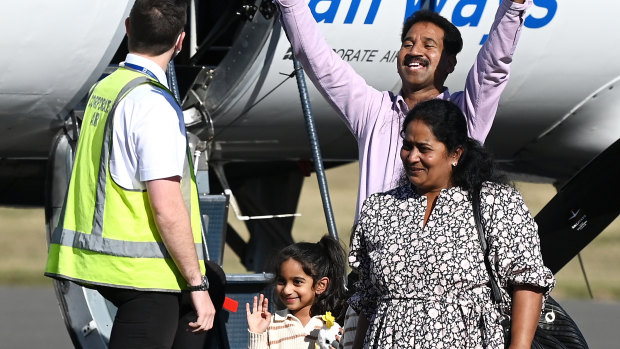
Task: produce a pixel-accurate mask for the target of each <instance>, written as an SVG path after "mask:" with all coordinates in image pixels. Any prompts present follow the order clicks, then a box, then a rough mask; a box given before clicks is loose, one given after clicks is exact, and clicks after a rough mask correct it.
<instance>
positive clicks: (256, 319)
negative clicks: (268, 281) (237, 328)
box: [245, 294, 271, 333]
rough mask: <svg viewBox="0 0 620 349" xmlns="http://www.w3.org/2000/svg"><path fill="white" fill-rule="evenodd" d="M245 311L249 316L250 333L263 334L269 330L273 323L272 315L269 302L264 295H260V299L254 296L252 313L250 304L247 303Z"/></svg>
mask: <svg viewBox="0 0 620 349" xmlns="http://www.w3.org/2000/svg"><path fill="white" fill-rule="evenodd" d="M245 311H246V313H247V316H248V329H249V330H250V332H253V333H263V332H265V331H266V330H267V327H269V323H270V322H271V313H270V312H269V300H268V299H267V298H265V296H263V294H261V295H260V298H259V299H257V297H256V296H254V302H253V305H252V311H250V304H249V303H245Z"/></svg>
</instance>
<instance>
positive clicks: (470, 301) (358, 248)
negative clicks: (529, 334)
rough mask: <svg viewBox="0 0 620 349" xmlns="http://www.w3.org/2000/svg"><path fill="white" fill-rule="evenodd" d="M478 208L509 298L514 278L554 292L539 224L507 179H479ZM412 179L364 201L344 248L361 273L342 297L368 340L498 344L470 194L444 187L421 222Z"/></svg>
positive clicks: (411, 344)
mask: <svg viewBox="0 0 620 349" xmlns="http://www.w3.org/2000/svg"><path fill="white" fill-rule="evenodd" d="M480 195H481V206H482V207H481V212H482V216H483V218H482V223H483V226H484V229H485V236H486V238H487V242H488V245H489V249H490V252H489V257H488V258H489V261H490V263H491V268H492V270H493V273H494V275H495V278H496V279H497V280H498V281H499V285H500V287H502V293H503V298H504V300H505V301H506V304H510V296H509V294H510V293H511V291H510V288H511V286H512V285H518V284H529V285H535V286H539V287H542V288H544V289H545V291H546V292H545V295H548V293H549V292H550V291H551V289H552V288H553V286H554V283H555V280H554V278H553V275H552V274H551V272H550V271H549V269H547V268H546V267H545V266H544V265H543V262H542V258H541V255H540V243H539V239H538V234H537V226H536V223H535V222H534V220H533V218H532V217H531V215H530V213H529V210H528V209H527V207H526V206H525V203H524V202H523V198H522V197H521V194H520V193H519V192H518V191H517V190H516V189H514V188H512V187H510V186H508V185H504V184H497V183H490V182H486V183H485V184H484V186H483V189H482V190H481V194H480ZM426 205H427V200H426V196H420V195H418V194H417V193H416V192H415V190H414V189H413V188H412V186H411V185H405V186H402V187H399V188H396V189H393V190H391V191H388V192H385V193H378V194H374V195H372V196H370V197H369V198H368V199H366V201H365V202H364V205H363V206H362V211H361V215H360V219H359V221H358V225H357V227H356V229H355V232H354V236H353V240H352V243H351V251H350V253H349V263H350V265H351V267H352V268H355V269H357V271H358V273H359V277H360V280H359V282H358V283H357V284H356V285H355V286H356V290H357V292H356V293H355V294H354V295H353V296H352V297H351V299H350V300H349V303H350V304H351V306H352V307H353V308H354V309H356V310H357V311H358V312H361V313H363V314H365V316H366V317H367V318H368V319H369V322H370V324H369V327H368V332H367V334H366V340H365V345H364V347H365V348H504V343H503V335H502V330H501V325H500V323H499V321H500V319H499V312H498V310H497V309H496V306H495V305H494V304H493V302H492V301H491V292H490V289H489V287H488V286H487V283H488V280H489V276H488V273H487V270H486V267H485V265H484V260H483V258H484V254H483V252H482V248H481V247H480V242H479V240H478V232H477V230H476V228H475V223H474V217H473V211H472V205H471V200H470V198H469V195H468V193H467V192H466V191H465V190H463V189H461V188H459V187H452V188H447V189H443V190H442V191H441V193H440V194H439V196H438V198H437V201H436V204H435V207H434V208H433V211H432V212H431V215H430V217H429V219H428V222H427V223H426V226H424V223H423V222H424V213H425V210H426Z"/></svg>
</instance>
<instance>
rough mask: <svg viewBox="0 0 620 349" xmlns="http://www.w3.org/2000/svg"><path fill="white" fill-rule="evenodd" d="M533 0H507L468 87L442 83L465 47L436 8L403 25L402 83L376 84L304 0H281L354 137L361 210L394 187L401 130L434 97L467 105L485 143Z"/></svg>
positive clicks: (299, 49)
mask: <svg viewBox="0 0 620 349" xmlns="http://www.w3.org/2000/svg"><path fill="white" fill-rule="evenodd" d="M531 2H532V0H503V1H502V3H501V4H500V6H499V9H498V10H497V14H496V16H495V21H494V23H493V25H492V26H491V30H490V32H489V36H488V38H487V40H486V41H485V43H484V44H483V45H482V48H481V49H480V52H479V53H478V56H477V58H476V60H475V62H474V65H473V67H472V68H471V70H470V72H469V74H468V76H467V80H466V82H465V88H464V90H463V91H459V92H455V93H451V92H450V91H449V90H448V88H447V87H445V86H444V82H445V80H446V78H447V77H448V74H450V73H451V72H453V71H454V67H455V66H456V55H457V53H459V52H460V51H461V48H462V47H463V40H462V39H461V34H460V32H459V30H458V29H457V28H456V27H455V26H454V25H453V24H452V23H450V22H449V21H448V20H447V19H445V18H443V17H442V16H440V15H439V14H437V13H434V12H430V11H418V12H416V13H414V14H413V15H412V16H411V17H409V18H408V19H407V20H406V21H405V24H404V26H403V31H402V36H401V48H400V51H399V52H398V57H397V60H396V64H397V67H396V68H397V71H398V74H399V75H400V77H401V80H402V89H401V90H400V93H399V94H397V95H395V94H394V93H392V92H391V91H378V90H376V89H375V88H373V87H371V86H368V84H366V82H365V81H364V79H363V78H362V77H361V76H359V75H358V74H357V73H356V72H355V71H354V70H353V68H352V67H351V66H350V65H349V64H348V63H346V62H344V61H343V60H342V59H341V58H340V56H338V54H336V53H335V52H334V51H333V50H332V49H331V48H330V47H329V46H328V45H327V43H326V42H325V39H324V37H323V35H322V33H321V31H320V30H319V27H318V25H317V24H316V21H315V20H314V18H313V17H312V14H311V12H310V9H309V8H308V6H307V5H306V1H304V0H276V3H278V5H279V7H280V12H281V22H282V24H283V26H284V29H285V31H286V34H287V36H288V38H289V40H290V42H291V45H292V46H293V52H294V53H295V56H296V57H297V58H298V59H299V61H300V62H301V64H302V66H303V67H304V69H305V71H306V73H307V74H308V76H309V77H310V80H312V82H313V83H314V85H315V86H316V87H317V89H318V90H319V91H321V93H322V94H323V96H324V97H325V98H327V100H328V101H329V102H330V103H331V105H332V106H333V107H334V108H335V109H336V111H337V112H338V114H339V115H340V116H341V117H342V119H343V121H344V122H345V123H346V124H347V126H348V127H349V129H350V130H351V132H353V135H354V136H355V138H356V139H357V143H358V149H359V150H358V151H359V161H360V183H359V192H358V203H357V213H358V214H359V210H360V208H361V206H362V202H363V201H364V199H366V197H368V196H369V195H371V194H373V193H377V192H382V191H385V190H388V189H391V188H393V187H395V186H396V184H397V182H398V180H399V178H400V176H401V174H402V173H403V167H402V162H401V161H400V157H399V152H400V146H401V144H402V139H401V137H400V129H401V125H402V121H403V119H404V117H405V115H406V114H407V112H408V111H409V110H410V109H411V108H413V107H414V106H415V105H416V104H417V103H418V102H421V101H425V100H428V99H432V98H440V99H445V100H450V101H452V102H454V103H455V104H457V105H458V106H459V107H460V108H461V110H463V112H464V114H465V116H466V117H467V127H468V131H469V135H470V136H471V137H472V138H475V139H477V140H479V141H480V142H484V140H485V138H486V136H487V134H488V133H489V130H490V128H491V125H492V124H493V119H494V117H495V112H496V111H497V106H498V103H499V98H500V95H501V93H502V91H503V90H504V88H505V87H506V83H507V81H508V77H509V73H510V63H511V62H512V55H513V52H514V50H515V47H516V44H517V41H518V39H519V34H520V30H521V28H522V24H523V20H524V12H525V10H526V9H527V8H528V7H529V6H530V5H531Z"/></svg>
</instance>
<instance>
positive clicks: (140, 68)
mask: <svg viewBox="0 0 620 349" xmlns="http://www.w3.org/2000/svg"><path fill="white" fill-rule="evenodd" d="M124 66H125V67H126V68H129V69H132V70H135V71H139V72H140V73H142V74H146V75H148V76H150V77H152V78H153V79H155V80H157V81H159V79H158V78H157V76H155V74H153V72H152V71H150V70H148V69H146V68H145V67H143V66H140V65H137V64H133V63H127V62H125V64H124Z"/></svg>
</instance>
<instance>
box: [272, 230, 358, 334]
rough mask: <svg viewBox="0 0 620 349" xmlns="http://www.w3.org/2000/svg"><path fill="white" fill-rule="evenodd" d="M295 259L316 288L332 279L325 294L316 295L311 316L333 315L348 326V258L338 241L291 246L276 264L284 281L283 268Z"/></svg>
mask: <svg viewBox="0 0 620 349" xmlns="http://www.w3.org/2000/svg"><path fill="white" fill-rule="evenodd" d="M291 258H292V259H294V260H296V261H297V262H299V264H301V267H302V269H303V271H304V273H306V274H307V275H309V276H311V277H312V280H313V282H314V284H313V286H316V283H317V281H319V280H320V279H321V278H323V277H327V278H329V284H328V285H327V288H326V289H325V291H324V292H322V293H321V294H318V295H316V298H315V299H314V304H313V305H312V307H311V308H310V315H311V316H315V315H320V314H325V312H327V311H330V312H331V313H332V314H333V316H334V317H335V318H336V321H337V322H338V323H339V324H341V325H342V324H343V323H344V315H345V314H344V313H345V306H346V288H345V284H344V282H345V281H344V280H345V273H346V270H345V265H346V264H345V263H346V260H345V254H344V250H343V249H342V246H340V243H339V242H338V240H336V239H334V238H332V237H330V236H329V235H325V236H323V237H322V238H321V240H320V241H319V242H317V243H311V242H298V243H295V244H292V245H289V246H287V247H285V248H283V249H282V250H280V252H279V253H278V255H277V256H276V258H275V261H274V274H275V276H276V278H275V280H276V281H277V280H278V279H279V278H280V266H281V265H282V263H284V262H286V261H287V260H289V259H291Z"/></svg>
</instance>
